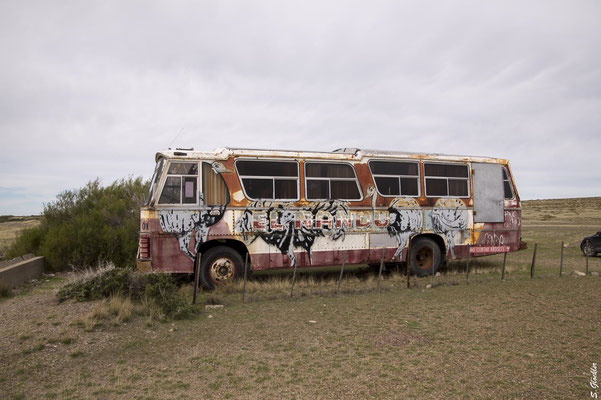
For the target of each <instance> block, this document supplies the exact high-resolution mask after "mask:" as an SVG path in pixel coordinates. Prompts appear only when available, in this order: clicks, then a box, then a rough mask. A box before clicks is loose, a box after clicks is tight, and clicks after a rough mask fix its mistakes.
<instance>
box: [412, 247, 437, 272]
mask: <svg viewBox="0 0 601 400" xmlns="http://www.w3.org/2000/svg"><path fill="white" fill-rule="evenodd" d="M415 263H416V264H417V267H418V268H419V269H421V270H424V271H425V270H429V269H430V268H432V264H433V263H434V251H432V249H431V248H429V247H422V248H421V249H419V250H418V251H417V253H416V254H415Z"/></svg>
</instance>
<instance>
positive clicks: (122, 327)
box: [0, 198, 601, 399]
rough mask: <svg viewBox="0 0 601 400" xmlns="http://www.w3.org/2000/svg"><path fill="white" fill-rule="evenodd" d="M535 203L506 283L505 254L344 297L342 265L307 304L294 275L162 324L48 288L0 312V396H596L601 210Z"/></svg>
mask: <svg viewBox="0 0 601 400" xmlns="http://www.w3.org/2000/svg"><path fill="white" fill-rule="evenodd" d="M523 206H524V221H523V237H524V240H526V241H527V242H528V243H529V249H528V250H525V251H522V252H519V253H511V254H509V255H508V257H507V270H508V273H507V275H506V279H505V281H501V279H500V267H501V265H502V256H493V257H484V258H479V259H473V260H471V263H470V264H471V267H472V273H471V274H470V275H469V279H466V276H465V274H464V273H463V269H464V266H465V261H462V262H451V263H449V265H448V267H447V268H446V269H445V270H443V274H442V276H437V277H433V278H431V277H428V278H420V279H416V278H411V285H412V287H411V289H407V288H406V278H405V277H404V276H402V275H400V274H397V273H396V272H393V273H390V274H387V275H385V276H384V278H383V280H382V282H381V288H380V290H378V288H377V287H378V282H377V275H376V274H373V273H372V272H370V271H368V270H367V269H366V268H352V269H349V271H348V273H347V274H346V276H345V279H344V280H343V282H342V288H341V291H340V293H336V284H337V282H336V279H337V274H338V273H337V270H336V269H335V268H332V269H325V270H320V271H317V272H310V271H302V273H301V274H300V279H299V281H298V282H297V285H296V287H295V290H294V297H292V298H290V275H289V274H281V273H269V274H259V275H258V276H257V278H256V280H254V281H251V282H249V284H248V287H247V296H246V300H247V301H246V302H245V303H243V302H242V301H241V286H242V285H241V284H236V285H232V286H230V287H225V288H220V289H219V290H216V291H215V292H213V293H202V294H201V297H200V303H201V304H202V305H201V306H199V314H198V316H197V317H195V318H193V319H191V320H185V321H173V322H166V323H161V322H157V321H153V320H151V319H149V318H148V317H142V316H139V315H137V314H136V312H135V309H134V310H133V311H131V316H129V317H128V318H123V317H119V315H118V314H119V313H118V312H115V313H113V314H111V313H110V308H111V307H113V306H111V305H109V304H105V303H103V302H102V301H96V302H87V303H76V302H70V301H69V302H66V303H62V304H58V303H57V302H56V300H55V297H54V296H55V293H56V290H57V288H58V287H59V286H60V285H61V284H63V283H64V279H65V278H64V277H63V276H57V277H51V278H46V279H44V280H42V281H41V282H37V283H34V284H31V285H28V286H27V287H25V288H23V289H22V290H21V291H19V292H18V293H17V294H16V295H15V296H14V297H12V298H8V299H2V300H0V394H1V395H0V397H2V398H8V399H26V398H27V399H29V398H35V399H37V398H42V399H43V398H49V399H52V398H56V399H78V398H98V399H112V398H128V399H130V398H139V399H164V398H168V399H211V398H213V399H223V398H244V399H263V398H269V399H279V398H297V399H305V398H311V399H313V398H317V399H330V398H349V399H351V398H353V399H355V398H415V399H422V398H464V399H472V398H484V399H498V398H522V399H543V398H545V399H547V398H558V399H560V398H591V397H590V391H591V390H594V389H591V387H590V385H589V381H590V379H591V376H592V375H591V372H590V369H591V367H592V365H593V363H597V364H598V363H600V362H601V334H600V332H601V278H600V277H598V276H587V277H577V276H574V275H572V272H573V271H576V270H578V271H584V268H585V258H584V256H583V255H582V253H581V252H580V249H579V247H578V245H579V243H580V239H581V238H582V237H583V236H585V235H589V234H591V233H594V232H596V231H598V230H600V229H601V198H591V199H565V200H540V201H538V200H537V201H528V202H524V204H523ZM562 241H564V242H565V243H566V245H567V247H566V248H565V253H564V257H565V258H564V276H563V277H561V278H560V277H559V254H560V249H561V247H560V246H561V242H562ZM534 243H537V244H538V252H537V258H536V268H535V276H534V279H530V276H529V272H530V270H529V268H530V263H531V260H532V249H533V247H534ZM589 270H590V271H592V272H601V257H595V258H591V259H590V260H589ZM428 284H431V285H432V286H433V288H431V289H427V285H428ZM184 290H188V291H189V292H190V293H191V290H192V288H191V286H190V285H188V286H186V289H184ZM204 303H221V304H223V305H224V307H223V308H219V309H208V310H206V309H205V308H204ZM102 310H105V311H102ZM107 310H109V311H107ZM97 314H102V315H101V316H100V317H98V321H100V322H98V323H97V324H95V325H94V324H93V325H91V326H88V327H86V324H85V323H84V322H82V321H85V320H87V319H89V318H91V316H93V315H97ZM596 393H597V394H598V395H599V396H601V390H599V389H597V390H596Z"/></svg>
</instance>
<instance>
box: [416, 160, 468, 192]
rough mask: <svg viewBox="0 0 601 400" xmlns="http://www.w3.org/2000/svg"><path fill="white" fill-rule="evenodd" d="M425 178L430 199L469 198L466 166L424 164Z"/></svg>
mask: <svg viewBox="0 0 601 400" xmlns="http://www.w3.org/2000/svg"><path fill="white" fill-rule="evenodd" d="M424 176H425V180H426V196H428V197H469V170H468V166H467V165H466V164H441V163H424Z"/></svg>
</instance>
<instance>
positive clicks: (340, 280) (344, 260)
mask: <svg viewBox="0 0 601 400" xmlns="http://www.w3.org/2000/svg"><path fill="white" fill-rule="evenodd" d="M347 251H348V250H345V251H344V255H343V256H342V266H341V267H340V276H339V277H338V289H336V293H338V292H340V282H342V275H343V274H344V264H346V252H347Z"/></svg>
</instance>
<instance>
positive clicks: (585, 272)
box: [584, 254, 588, 275]
mask: <svg viewBox="0 0 601 400" xmlns="http://www.w3.org/2000/svg"><path fill="white" fill-rule="evenodd" d="M585 256H586V269H585V270H584V274H585V275H588V255H587V254H585Z"/></svg>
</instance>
